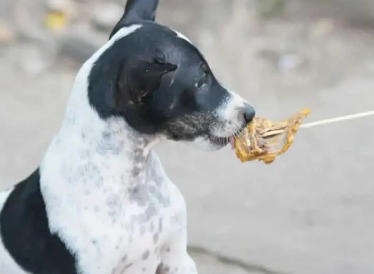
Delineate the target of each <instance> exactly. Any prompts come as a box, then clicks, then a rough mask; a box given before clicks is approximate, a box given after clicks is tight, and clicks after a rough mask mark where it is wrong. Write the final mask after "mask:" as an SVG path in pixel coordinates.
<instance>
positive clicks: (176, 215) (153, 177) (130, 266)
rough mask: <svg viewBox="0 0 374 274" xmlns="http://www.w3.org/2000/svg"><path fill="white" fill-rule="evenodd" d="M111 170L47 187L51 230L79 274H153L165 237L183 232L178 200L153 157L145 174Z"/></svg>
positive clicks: (182, 213)
mask: <svg viewBox="0 0 374 274" xmlns="http://www.w3.org/2000/svg"><path fill="white" fill-rule="evenodd" d="M91 164H92V163H91ZM106 166H107V167H108V169H110V172H109V170H107V168H106ZM88 167H89V165H87V163H86V165H85V168H86V169H87V168H88ZM61 168H64V167H63V166H62V167H61ZM113 168H114V169H116V167H115V166H113V165H110V163H109V164H107V165H104V164H103V165H102V166H101V168H100V169H94V170H95V171H92V170H91V171H90V172H88V173H87V172H86V173H82V174H86V175H82V176H81V178H80V179H78V180H79V181H80V182H70V181H69V179H67V178H59V179H60V182H59V183H58V184H57V182H56V183H55V184H54V185H53V186H51V185H50V184H46V186H48V187H46V186H44V189H43V195H44V197H45V200H46V205H47V212H48V216H49V222H50V227H51V230H52V232H57V233H58V234H59V235H60V236H61V237H62V239H63V240H64V241H65V243H66V244H67V245H68V248H69V249H71V250H72V251H74V252H75V254H76V256H77V264H78V268H79V270H80V271H81V272H82V273H83V274H96V273H98V274H99V273H100V274H101V273H113V274H121V273H129V272H133V271H135V272H146V273H147V272H148V271H149V272H150V273H152V271H153V273H154V270H155V269H156V268H157V266H158V264H159V263H160V256H162V252H163V248H164V246H165V245H166V244H167V241H168V237H169V235H171V234H173V233H174V232H175V231H176V230H178V229H180V227H184V226H185V208H184V207H185V205H184V200H183V197H182V195H181V194H180V192H179V190H178V189H177V188H176V187H175V186H174V185H173V184H172V183H171V182H170V180H169V179H168V177H167V176H166V175H165V173H164V170H163V168H162V165H161V163H160V162H159V160H158V158H157V156H156V155H155V154H154V153H153V152H152V153H151V155H150V156H149V159H148V160H147V163H146V166H145V167H144V169H143V170H144V172H141V171H140V169H138V167H137V166H136V165H135V166H134V168H133V169H131V170H130V171H129V172H130V176H128V175H129V174H128V173H126V174H120V173H117V174H116V172H114V170H113ZM87 174H89V176H88V175H87ZM108 174H111V176H110V177H109V176H108ZM63 177H64V176H63ZM65 177H66V176H65ZM68 177H69V176H68ZM72 177H74V176H72ZM78 177H79V176H78ZM54 179H55V180H56V178H54ZM75 180H77V178H76V177H75ZM57 181H59V180H57ZM98 182H102V183H98ZM71 184H73V185H71Z"/></svg>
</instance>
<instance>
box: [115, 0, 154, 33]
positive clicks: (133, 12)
mask: <svg viewBox="0 0 374 274" xmlns="http://www.w3.org/2000/svg"><path fill="white" fill-rule="evenodd" d="M158 1H159V0H127V3H126V6H125V12H124V14H123V15H122V18H121V19H120V20H119V21H118V23H117V24H116V26H115V27H114V29H113V30H112V32H111V34H110V36H109V38H112V36H113V35H114V34H115V33H116V32H117V31H118V30H119V29H121V28H122V27H123V26H124V25H126V24H130V23H138V22H141V21H154V20H155V17H156V9H157V6H158Z"/></svg>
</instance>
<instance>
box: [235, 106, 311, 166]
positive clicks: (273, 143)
mask: <svg viewBox="0 0 374 274" xmlns="http://www.w3.org/2000/svg"><path fill="white" fill-rule="evenodd" d="M309 113H310V110H309V109H303V110H300V111H298V112H297V113H295V114H294V115H292V116H291V117H289V118H288V119H285V120H282V121H278V122H272V121H270V120H266V119H264V118H260V117H256V118H254V119H253V120H252V122H251V123H249V124H248V125H247V127H246V128H245V130H244V131H243V132H242V133H241V134H240V135H239V136H237V137H236V138H235V140H234V147H235V152H236V155H237V157H238V158H239V159H240V160H241V161H242V162H248V161H254V160H258V161H263V162H265V163H266V164H271V163H272V162H273V161H274V160H275V158H276V157H277V156H278V155H280V154H283V153H285V152H286V151H287V150H288V149H289V147H290V146H291V145H292V143H293V141H294V137H295V134H296V132H297V131H298V129H299V127H300V125H301V123H302V120H303V119H304V118H305V117H306V116H308V115H309Z"/></svg>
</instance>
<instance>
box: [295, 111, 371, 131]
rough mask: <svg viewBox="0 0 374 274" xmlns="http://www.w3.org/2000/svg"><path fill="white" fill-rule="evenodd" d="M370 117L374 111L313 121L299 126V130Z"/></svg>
mask: <svg viewBox="0 0 374 274" xmlns="http://www.w3.org/2000/svg"><path fill="white" fill-rule="evenodd" d="M371 115H374V110H372V111H367V112H360V113H356V114H351V115H345V116H339V117H335V118H331V119H325V120H320V121H315V122H311V123H306V124H303V125H301V126H300V128H310V127H315V126H321V125H327V124H331V123H336V122H341V121H347V120H353V119H358V118H362V117H366V116H371Z"/></svg>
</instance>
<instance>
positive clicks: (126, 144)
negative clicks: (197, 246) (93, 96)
mask: <svg viewBox="0 0 374 274" xmlns="http://www.w3.org/2000/svg"><path fill="white" fill-rule="evenodd" d="M140 27H141V26H140V25H133V26H130V27H126V28H123V29H121V30H120V31H119V32H117V33H116V34H115V35H114V36H113V38H112V39H111V40H110V41H109V42H107V43H106V44H105V45H104V46H103V47H102V48H100V49H99V50H98V51H97V52H96V53H95V54H94V55H93V56H92V57H91V58H90V59H89V60H88V61H87V62H85V64H84V65H83V66H82V68H81V69H80V71H79V73H78V74H77V77H76V80H75V83H74V86H73V88H72V94H71V97H70V99H69V103H68V107H67V111H66V115H65V119H64V121H63V124H62V127H61V129H60V130H59V132H58V133H57V135H56V136H55V137H54V139H53V140H52V142H51V144H50V146H49V148H48V150H47V152H46V154H45V156H44V158H43V161H42V164H41V166H40V177H41V178H40V179H41V191H42V195H43V198H44V200H45V202H46V210H47V214H48V222H49V226H50V230H51V232H53V233H57V234H58V235H59V236H60V237H61V239H62V240H63V241H64V242H65V244H66V245H67V246H68V248H69V250H70V251H72V252H73V253H74V254H76V258H77V260H78V262H77V267H78V271H79V273H80V274H139V273H145V274H154V273H155V272H156V268H157V266H159V265H160V264H162V266H163V267H161V268H160V269H159V272H158V273H160V274H163V273H165V274H166V273H175V274H179V273H181V274H196V273H197V271H196V267H195V264H194V262H193V261H192V260H191V258H190V257H189V256H188V254H187V252H186V245H187V240H186V208H185V202H184V199H183V196H182V195H181V193H180V192H179V190H178V189H177V188H176V187H175V186H174V184H173V183H172V182H171V181H170V180H169V178H168V177H167V176H166V174H165V172H164V170H163V167H162V165H161V163H160V161H159V159H158V157H157V155H156V154H155V152H154V151H153V150H152V146H153V145H154V144H155V143H157V141H158V138H157V137H156V136H155V137H154V138H152V139H146V138H145V137H144V136H141V135H139V134H137V133H136V132H134V131H133V130H132V129H131V128H130V127H128V126H127V125H126V123H125V122H124V121H123V120H121V119H111V120H109V121H103V120H101V119H100V117H99V116H98V115H97V113H96V112H95V111H94V110H93V109H92V107H91V106H90V104H89V102H88V97H87V87H88V82H87V81H88V75H89V73H90V70H91V68H92V66H93V65H94V63H95V61H96V60H97V59H98V58H99V56H100V55H101V54H102V53H103V52H104V51H106V50H107V49H108V48H109V47H111V46H112V44H113V43H114V41H116V40H117V39H120V38H122V37H125V36H126V35H130V34H131V33H133V32H135V31H136V30H137V29H139V28H140ZM104 134H107V135H108V136H110V141H108V142H106V141H105V139H103V135H104ZM124 140H125V141H124ZM136 149H138V150H139V151H141V152H142V154H141V155H136ZM136 157H138V158H141V159H144V161H141V160H137V158H136ZM135 168H138V170H136V169H135ZM135 171H139V174H138V176H132V172H135ZM134 189H138V190H139V191H137V192H136V193H137V195H145V196H144V197H143V198H144V199H143V198H142V197H141V196H140V197H137V196H136V198H135V199H134V197H132V194H131V193H135V192H131V191H132V190H134ZM9 193H10V191H8V192H7V193H2V194H0V205H1V204H2V203H3V201H4V200H5V199H6V197H7V195H9ZM142 199H143V200H142ZM143 202H144V205H143V204H142V203H143ZM156 229H158V230H159V234H158V235H157V237H156V235H155V232H152V230H153V231H156ZM0 260H2V261H1V262H0V273H4V274H25V272H24V271H23V270H21V269H20V268H19V267H18V266H17V265H16V264H15V263H14V262H13V261H12V260H10V258H9V256H8V255H7V254H6V253H5V250H4V248H3V247H2V245H1V244H0ZM4 262H5V263H4Z"/></svg>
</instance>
